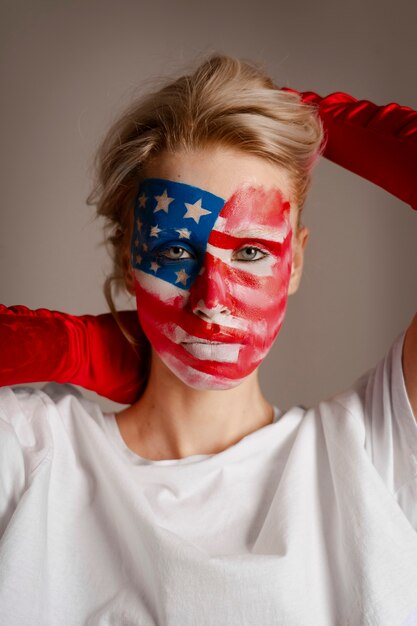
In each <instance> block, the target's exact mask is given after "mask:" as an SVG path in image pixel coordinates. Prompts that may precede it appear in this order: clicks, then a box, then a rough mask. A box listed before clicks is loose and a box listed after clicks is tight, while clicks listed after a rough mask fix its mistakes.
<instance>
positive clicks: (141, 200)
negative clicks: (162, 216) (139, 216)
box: [139, 192, 148, 209]
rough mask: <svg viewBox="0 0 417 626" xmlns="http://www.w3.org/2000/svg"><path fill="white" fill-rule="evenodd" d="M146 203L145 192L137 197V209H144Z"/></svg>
mask: <svg viewBox="0 0 417 626" xmlns="http://www.w3.org/2000/svg"><path fill="white" fill-rule="evenodd" d="M147 201H148V198H147V195H146V193H145V192H143V194H141V195H140V196H139V207H140V208H141V209H144V208H145V207H146V203H147Z"/></svg>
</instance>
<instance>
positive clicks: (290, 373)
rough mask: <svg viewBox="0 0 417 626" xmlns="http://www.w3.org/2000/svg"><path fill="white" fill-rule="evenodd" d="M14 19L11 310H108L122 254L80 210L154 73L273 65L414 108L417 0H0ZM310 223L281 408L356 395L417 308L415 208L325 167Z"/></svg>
mask: <svg viewBox="0 0 417 626" xmlns="http://www.w3.org/2000/svg"><path fill="white" fill-rule="evenodd" d="M1 14H2V16H1V17H2V19H1V32H0V35H1V37H0V42H1V43H0V45H1V48H2V54H1V59H2V60H1V64H2V69H1V71H2V86H3V97H2V115H1V124H2V128H1V153H2V161H1V178H2V185H1V189H2V202H1V224H0V286H1V290H0V299H1V301H2V302H3V303H5V304H8V305H11V304H26V305H27V306H29V307H32V308H37V307H48V308H52V309H57V310H64V311H68V312H70V313H74V314H81V313H87V312H88V313H99V312H103V311H105V310H106V304H105V301H104V298H103V295H102V291H101V287H102V283H103V280H104V277H105V274H106V272H107V271H108V269H109V261H108V258H107V255H106V251H105V249H104V248H103V246H102V245H101V241H102V232H101V223H100V222H98V221H97V220H95V219H94V210H93V209H92V208H89V207H87V206H86V204H85V198H86V196H87V194H88V192H89V190H90V188H91V164H92V159H93V156H94V152H95V148H96V146H97V145H98V143H99V141H100V139H101V137H102V136H103V133H104V132H105V131H106V129H107V128H108V126H109V123H110V122H111V121H112V120H113V119H114V118H115V117H116V116H117V113H118V112H119V111H121V110H122V109H123V108H124V106H125V105H126V104H127V103H128V102H129V101H130V100H131V98H132V97H134V95H135V94H138V93H140V92H141V91H143V90H146V89H148V88H149V87H150V86H152V79H153V78H154V77H156V78H160V77H161V76H165V75H170V74H172V73H177V72H178V71H179V70H181V69H182V68H183V67H184V66H185V67H187V66H189V64H190V63H191V62H192V61H193V60H194V59H195V58H196V57H199V58H203V57H204V56H206V55H207V54H209V53H211V52H213V51H220V52H225V53H229V54H233V55H237V56H242V57H245V58H249V59H253V60H256V61H261V62H263V63H264V65H265V67H266V69H267V70H268V71H269V72H270V74H271V75H272V77H273V78H274V79H275V81H276V82H277V83H278V84H280V85H282V86H292V87H294V88H296V89H299V90H313V91H317V92H318V93H320V94H322V95H325V94H328V93H330V92H333V91H347V92H349V93H351V94H352V95H354V96H355V97H357V98H359V99H370V100H373V101H374V102H376V103H377V104H386V103H388V102H392V101H394V102H399V103H401V104H405V105H408V106H411V107H414V108H415V107H416V106H417V82H416V75H417V72H416V69H417V64H416V57H417V55H416V51H417V44H416V35H415V25H416V22H417V4H416V3H415V0H409V1H408V2H407V1H404V0H400V1H396V2H395V3H394V2H391V1H389V2H387V0H379V1H376V0H375V1H374V2H369V1H366V0H362V1H361V2H359V1H358V0H353V1H350V2H337V1H335V0H333V1H332V2H331V1H329V0H326V1H325V2H323V1H321V2H318V3H317V2H312V1H311V0H303V1H301V2H300V1H299V2H295V1H294V0H293V1H289V0H285V1H284V2H282V1H279V0H278V1H277V0H276V1H274V2H272V1H271V2H265V1H262V0H258V1H257V2H253V1H251V2H247V1H240V2H238V1H237V0H229V1H226V0H223V1H219V0H210V1H209V0H207V1H206V2H204V3H202V2H185V1H181V2H178V1H177V2H175V1H171V2H168V1H167V0H153V1H152V2H149V1H147V2H137V1H136V2H134V1H133V0H119V1H117V2H116V1H113V2H110V1H109V0H90V1H88V0H87V1H86V0H83V1H82V2H81V1H74V2H65V1H61V2H60V1H58V0H54V1H52V0H13V1H10V0H9V1H4V0H3V1H2V3H1ZM304 219H305V223H306V224H307V225H308V226H309V227H310V229H311V231H312V236H311V240H310V244H309V248H308V251H307V258H306V267H305V273H304V277H303V281H302V284H301V288H300V291H299V293H298V294H297V295H295V296H293V297H292V298H290V302H289V307H288V311H287V317H286V321H285V323H284V327H283V329H282V331H281V333H280V336H279V338H278V340H277V342H276V344H275V346H274V348H273V350H272V352H271V353H270V355H269V356H268V358H267V360H266V361H265V363H264V364H263V366H262V367H261V379H262V385H263V388H264V390H265V393H266V395H267V397H268V398H269V399H270V400H271V401H273V402H275V403H276V404H278V405H280V406H281V407H283V408H284V407H287V406H290V405H293V404H305V405H311V404H313V403H315V402H317V401H318V400H320V399H322V398H324V397H326V396H328V395H329V394H331V393H333V392H336V391H338V390H339V389H341V388H343V387H346V386H348V385H349V384H350V383H351V382H352V381H353V380H355V378H356V377H358V376H359V375H360V374H362V373H363V372H364V371H365V370H367V369H368V368H369V367H371V366H372V365H374V364H375V363H376V361H377V360H378V359H379V358H380V357H381V356H382V355H383V354H384V352H385V351H386V349H387V348H388V347H389V345H390V344H391V342H392V341H393V340H394V339H395V337H396V336H397V335H398V334H399V333H400V332H401V331H402V330H403V329H404V328H406V326H407V325H408V323H409V322H410V319H411V317H412V315H413V313H414V311H415V310H416V309H417V297H416V285H417V280H416V278H417V245H416V237H417V221H416V219H417V216H416V215H415V214H414V213H413V212H412V211H411V209H410V208H409V207H407V206H406V205H405V204H403V203H402V202H400V201H399V200H396V199H395V198H393V197H392V196H390V195H388V194H387V193H385V192H383V191H382V190H380V189H378V188H377V187H375V186H374V185H372V184H370V183H368V182H366V181H364V180H362V179H361V178H359V177H356V176H354V175H353V174H350V173H349V172H346V171H343V170H342V169H341V168H339V167H337V166H335V165H333V164H331V163H329V162H327V161H325V160H324V159H322V160H321V162H320V164H319V165H318V167H317V169H316V173H315V179H314V184H313V188H312V190H311V192H310V196H309V200H308V202H307V205H306V209H305V218H304ZM120 306H122V307H126V306H128V307H130V308H132V307H133V306H134V303H133V302H129V301H127V300H123V299H121V300H120ZM90 395H91V394H90ZM102 405H103V406H104V407H105V408H111V407H112V406H114V405H112V404H111V403H108V402H104V401H102Z"/></svg>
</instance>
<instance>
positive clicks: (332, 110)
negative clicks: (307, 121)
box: [287, 90, 417, 210]
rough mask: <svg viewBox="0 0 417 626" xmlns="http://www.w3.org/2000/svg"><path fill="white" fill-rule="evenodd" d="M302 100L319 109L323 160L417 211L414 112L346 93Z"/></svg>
mask: <svg viewBox="0 0 417 626" xmlns="http://www.w3.org/2000/svg"><path fill="white" fill-rule="evenodd" d="M287 91H292V90H287ZM296 93H297V92H296ZM300 95H301V97H302V100H303V101H304V102H308V103H314V104H316V105H318V110H319V114H320V117H321V120H322V122H323V125H324V129H325V132H326V138H327V144H326V147H325V151H324V156H325V157H326V158H327V159H329V161H333V162H334V163H337V164H338V165H341V166H342V167H344V168H346V169H348V170H350V171H351V172H354V173H355V174H359V176H362V177H363V178H366V179H367V180H369V181H371V182H372V183H375V185H378V186H379V187H382V189H385V190H386V191H388V192H389V193H392V194H393V195H394V196H396V197H397V198H399V199H400V200H403V201H404V202H406V203H407V204H410V205H411V206H412V207H413V209H416V210H417V112H416V111H413V109H410V108H409V107H404V106H400V105H399V104H388V105H386V106H377V105H376V104H373V103H372V102H369V101H367V100H356V99H355V98H353V97H352V96H349V95H348V94H345V93H333V94H330V95H329V96H326V97H325V98H322V97H321V96H318V95H317V94H316V93H313V92H312V91H305V92H303V93H301V94H300Z"/></svg>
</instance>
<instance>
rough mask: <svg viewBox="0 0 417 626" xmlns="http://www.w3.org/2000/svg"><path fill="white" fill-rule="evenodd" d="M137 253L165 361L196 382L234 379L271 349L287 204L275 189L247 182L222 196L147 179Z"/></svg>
mask: <svg viewBox="0 0 417 626" xmlns="http://www.w3.org/2000/svg"><path fill="white" fill-rule="evenodd" d="M131 261H132V266H133V268H134V271H135V287H136V298H137V307H138V315H139V321H140V323H141V326H142V328H143V330H144V332H145V334H146V336H147V337H148V339H149V341H150V343H151V345H152V346H153V348H154V350H155V351H156V352H157V354H159V356H160V357H161V359H162V361H163V362H164V363H165V364H166V365H167V366H168V367H169V368H170V369H171V370H172V371H173V372H174V373H175V374H176V375H177V376H178V377H179V378H180V379H181V380H183V381H184V382H185V383H186V384H188V385H190V386H192V387H195V388H201V389H227V388H231V387H234V386H236V385H237V384H239V383H240V382H241V381H242V379H243V378H245V377H246V376H248V375H249V374H250V373H251V372H252V371H253V370H254V369H255V368H256V367H257V366H258V365H259V364H260V362H261V361H262V360H263V358H264V357H265V356H266V354H267V352H268V351H269V349H270V348H271V346H272V343H273V341H274V339H275V338H276V336H277V334H278V332H279V329H280V327H281V324H282V321H283V318H284V313H285V308H286V302H287V295H288V283H289V278H290V270H291V226H290V205H289V203H288V202H285V201H284V200H283V198H282V195H281V193H280V191H279V190H277V189H272V190H268V191H266V190H265V189H263V188H262V187H254V186H244V187H241V188H240V189H238V190H237V192H236V193H234V194H233V195H232V196H231V197H230V198H229V199H228V200H227V201H226V202H225V201H224V199H222V198H219V197H218V196H215V195H213V194H211V193H209V192H207V191H205V190H203V189H199V188H197V187H193V186H191V185H186V184H183V183H176V182H173V181H170V180H162V179H155V178H154V179H147V180H145V181H143V182H142V183H141V185H140V188H139V193H138V197H137V201H136V203H135V227H134V231H133V236H132V258H131Z"/></svg>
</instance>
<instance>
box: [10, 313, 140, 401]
mask: <svg viewBox="0 0 417 626" xmlns="http://www.w3.org/2000/svg"><path fill="white" fill-rule="evenodd" d="M120 317H121V321H122V322H123V324H124V326H125V327H126V328H127V329H128V330H129V332H130V333H131V334H132V335H133V336H134V337H137V338H140V343H139V345H138V348H137V351H135V349H134V348H133V347H132V345H131V344H130V343H129V342H128V341H127V339H126V338H125V337H124V335H123V334H122V332H121V330H120V329H119V327H118V326H117V324H116V322H115V320H114V318H113V317H112V315H110V313H108V314H105V315H97V316H94V315H82V316H79V317H78V316H75V315H68V314H67V313H60V312H58V311H48V310H46V309H38V310H37V311H31V310H30V309H28V308H27V307H24V306H14V307H10V308H7V307H5V306H3V305H0V354H1V362H0V385H14V384H18V383H29V382H40V381H51V380H53V381H55V382H58V383H73V384H76V385H81V386H82V387H85V388H86V389H92V390H94V391H96V392H97V393H98V394H100V395H102V396H105V397H108V398H111V399H112V400H115V401H116V402H121V403H126V404H129V403H131V402H133V401H134V400H135V399H136V398H137V397H138V396H139V395H140V392H141V390H142V387H143V385H144V382H145V380H146V377H147V374H148V372H147V371H146V369H147V364H148V362H149V358H148V353H149V347H148V345H147V342H146V341H145V340H144V338H143V334H142V333H141V331H140V328H139V322H138V319H137V314H136V311H124V312H122V313H120ZM137 352H138V354H139V356H138V354H137Z"/></svg>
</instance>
